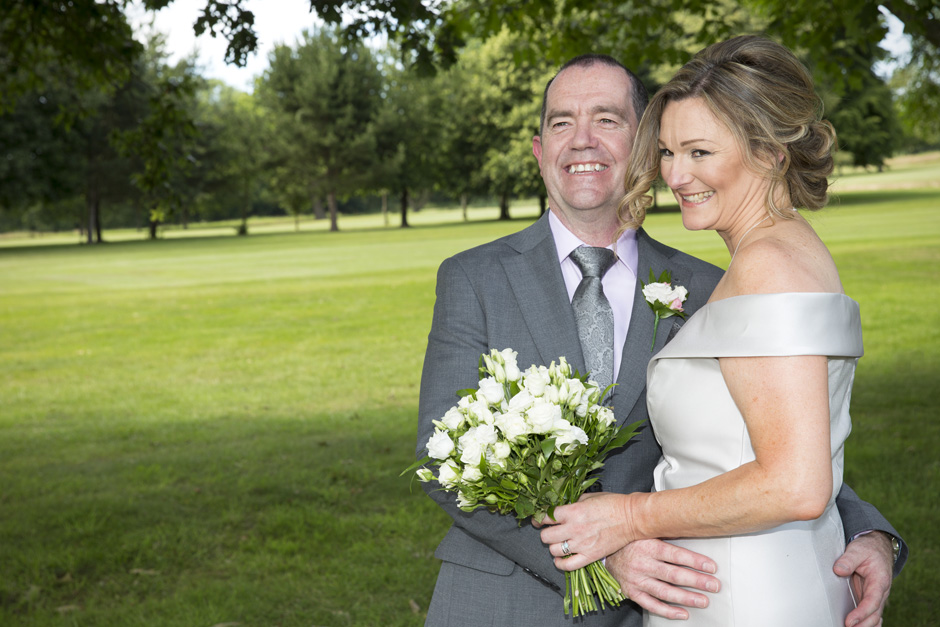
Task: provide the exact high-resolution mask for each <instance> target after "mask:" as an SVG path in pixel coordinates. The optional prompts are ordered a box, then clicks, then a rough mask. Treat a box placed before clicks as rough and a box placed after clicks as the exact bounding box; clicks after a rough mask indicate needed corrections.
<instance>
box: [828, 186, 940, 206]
mask: <svg viewBox="0 0 940 627" xmlns="http://www.w3.org/2000/svg"><path fill="white" fill-rule="evenodd" d="M938 199H940V189H937V190H932V191H931V190H923V189H911V190H891V191H870V192H868V191H863V192H833V193H832V195H831V196H830V197H829V207H832V208H840V207H842V206H854V205H874V204H880V203H897V202H899V201H902V200H903V201H905V202H916V201H929V200H934V201H936V200H938Z"/></svg>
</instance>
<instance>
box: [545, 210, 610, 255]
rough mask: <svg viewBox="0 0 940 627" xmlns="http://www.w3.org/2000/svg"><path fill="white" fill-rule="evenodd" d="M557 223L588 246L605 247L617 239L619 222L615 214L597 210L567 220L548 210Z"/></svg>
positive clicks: (559, 213)
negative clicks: (556, 219)
mask: <svg viewBox="0 0 940 627" xmlns="http://www.w3.org/2000/svg"><path fill="white" fill-rule="evenodd" d="M549 211H551V212H552V214H554V216H555V217H556V218H558V221H559V222H561V223H562V224H563V225H564V226H565V228H566V229H568V230H569V231H571V233H572V234H573V235H575V236H576V237H577V238H578V239H580V240H581V241H582V242H584V243H585V244H587V245H589V246H600V247H602V248H603V247H607V246H610V245H611V244H613V243H614V241H616V239H617V231H618V230H619V229H620V222H619V220H617V214H616V213H615V212H611V211H607V210H603V209H598V210H596V211H593V212H585V213H584V215H582V214H578V216H577V219H575V220H569V219H568V216H565V215H563V214H562V213H561V212H560V211H555V210H554V209H552V208H549Z"/></svg>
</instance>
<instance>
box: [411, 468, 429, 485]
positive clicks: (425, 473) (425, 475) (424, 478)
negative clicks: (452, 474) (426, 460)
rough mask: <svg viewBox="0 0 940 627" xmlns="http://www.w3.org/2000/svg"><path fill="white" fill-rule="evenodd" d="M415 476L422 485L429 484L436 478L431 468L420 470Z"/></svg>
mask: <svg viewBox="0 0 940 627" xmlns="http://www.w3.org/2000/svg"><path fill="white" fill-rule="evenodd" d="M415 474H416V475H417V477H418V481H420V482H421V483H427V482H428V481H430V480H431V479H433V478H434V473H433V472H431V469H430V468H420V469H418V472H417V473H415Z"/></svg>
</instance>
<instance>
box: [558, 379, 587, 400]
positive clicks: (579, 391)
mask: <svg viewBox="0 0 940 627" xmlns="http://www.w3.org/2000/svg"><path fill="white" fill-rule="evenodd" d="M562 390H564V391H562ZM562 390H559V391H558V397H559V399H560V398H562V397H564V399H565V403H566V404H567V405H568V407H577V406H578V405H580V404H581V396H582V395H583V394H584V384H583V383H581V380H580V379H568V380H566V381H565V382H564V383H563V384H562Z"/></svg>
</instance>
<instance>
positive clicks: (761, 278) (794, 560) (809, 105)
mask: <svg viewBox="0 0 940 627" xmlns="http://www.w3.org/2000/svg"><path fill="white" fill-rule="evenodd" d="M821 109H822V106H821V103H820V101H819V99H818V97H817V96H816V94H815V92H814V90H813V83H812V80H811V78H810V76H809V74H808V73H807V71H806V70H805V68H804V67H803V66H802V65H801V64H800V63H799V61H798V60H797V59H796V58H795V57H794V56H793V54H792V53H790V51H789V50H787V49H786V48H784V47H783V46H780V45H778V44H776V43H774V42H771V41H769V40H767V39H764V38H761V37H752V36H745V37H737V38H734V39H731V40H728V41H725V42H722V43H719V44H715V45H713V46H710V47H708V48H706V49H705V50H703V51H702V52H700V53H699V54H698V55H696V57H695V58H694V59H693V60H692V61H690V62H689V63H688V64H687V65H686V66H685V67H683V68H682V69H681V70H680V71H679V73H678V74H677V75H676V76H675V77H674V78H673V79H672V80H671V81H670V82H669V83H668V84H667V85H666V86H665V87H664V88H663V89H662V90H661V91H660V92H659V93H657V94H656V96H655V97H654V98H653V100H652V101H651V102H650V106H649V108H648V109H647V110H646V113H645V115H644V116H643V119H642V121H641V123H640V125H639V130H638V136H637V140H636V144H635V146H634V152H633V158H632V159H633V160H632V162H631V167H630V170H629V172H628V175H627V187H626V188H627V189H628V190H632V191H631V193H629V194H628V195H627V196H626V198H625V199H624V202H623V203H622V204H621V217H622V218H623V220H624V223H625V228H635V227H637V226H639V224H640V223H641V222H642V220H643V216H644V215H645V211H646V208H647V207H648V206H649V204H650V198H649V196H647V195H646V193H647V192H648V190H649V188H650V185H651V184H652V183H653V181H654V179H655V178H656V176H657V175H658V174H659V173H660V172H661V174H662V177H663V179H664V180H665V182H666V184H667V185H669V187H670V188H671V189H672V190H673V193H674V194H675V196H676V199H677V200H678V201H679V205H680V208H681V211H682V221H683V224H684V225H685V227H686V228H688V229H692V230H701V229H710V230H714V231H716V232H717V233H718V235H720V236H721V238H722V239H723V240H724V242H725V244H726V245H727V247H728V252H729V254H730V255H731V262H730V265H729V268H728V272H727V273H726V274H725V276H724V278H723V279H722V280H721V282H720V283H719V284H718V287H717V288H716V289H715V292H714V293H713V294H712V296H711V298H710V300H709V304H708V305H706V306H705V307H703V308H702V309H701V310H699V311H698V312H697V313H696V314H695V315H694V316H692V317H691V318H690V319H689V320H688V321H687V322H686V324H685V325H684V326H683V328H682V329H681V330H680V331H679V332H678V333H677V334H676V336H675V337H674V338H673V339H672V340H671V341H670V342H669V344H667V346H666V348H665V349H663V350H662V351H661V352H660V353H658V354H657V355H655V356H654V358H653V359H652V361H651V362H650V366H649V369H648V374H647V403H648V407H649V414H650V420H651V423H652V427H653V431H654V433H655V435H656V438H657V440H658V441H659V443H660V445H661V446H662V449H663V458H662V460H661V461H660V463H659V465H658V467H657V468H656V471H655V477H654V484H655V489H656V491H655V492H653V493H650V494H645V493H634V494H627V495H620V494H604V493H601V494H597V495H589V497H588V498H585V499H584V500H583V501H582V502H581V503H578V504H576V505H571V506H567V507H563V508H559V509H557V510H556V520H557V521H558V523H559V524H555V525H551V526H547V527H545V528H544V529H543V530H542V539H543V541H544V542H545V543H546V544H549V549H550V550H551V552H552V554H553V555H555V556H556V557H557V558H562V557H563V556H565V555H566V554H567V553H570V554H571V555H570V556H569V557H567V558H566V559H556V564H557V565H558V567H559V568H562V569H564V570H570V569H574V568H579V567H581V566H584V565H585V564H587V563H589V562H592V561H595V560H597V559H600V558H603V557H605V556H607V555H611V554H612V553H614V552H615V551H617V550H619V549H620V548H622V547H624V546H626V545H627V544H628V543H630V542H632V541H634V540H637V539H643V538H670V539H674V540H670V541H671V542H674V543H675V544H678V545H681V546H684V547H687V548H689V549H691V550H693V551H696V552H698V553H701V554H704V555H708V556H710V557H711V558H712V559H714V560H715V562H716V563H717V564H718V572H717V573H716V576H717V577H718V578H719V579H720V581H721V585H722V587H721V590H720V591H719V592H717V593H715V594H713V595H710V598H709V603H708V607H706V608H702V609H698V608H695V609H691V610H689V618H690V621H691V624H694V625H701V626H705V625H708V626H712V625H713V626H716V627H718V626H721V627H732V626H738V627H741V626H748V627H750V626H755V625H760V626H762V627H767V626H776V625H779V626H781V627H782V626H787V627H791V626H793V625H801V626H804V625H805V626H813V627H818V626H825V625H842V624H843V623H844V621H845V618H846V615H847V614H848V613H849V612H850V610H851V609H852V608H853V607H854V601H853V596H852V591H851V589H850V588H851V586H850V585H849V581H848V580H847V579H840V578H839V577H837V576H836V575H835V574H834V573H833V571H832V564H833V562H834V561H835V560H836V559H837V558H838V556H839V555H840V554H841V553H842V551H843V549H844V543H845V540H844V538H843V531H842V523H841V520H840V518H839V514H838V511H837V508H836V507H835V505H834V500H835V495H836V494H837V493H838V491H839V488H840V486H841V485H842V464H843V443H844V442H845V439H846V437H847V436H848V434H849V432H850V430H851V422H850V418H849V413H848V409H849V399H850V394H851V388H852V380H853V377H854V372H855V362H856V360H857V358H858V357H859V356H861V354H862V341H861V326H860V321H859V309H858V305H857V304H856V303H855V302H854V301H853V300H851V299H850V298H849V297H847V296H846V295H845V294H844V293H843V288H842V283H841V282H840V280H839V273H838V271H837V270H836V266H835V264H834V263H833V260H832V257H831V256H830V254H829V251H828V250H827V249H826V246H825V245H824V244H823V242H822V241H821V240H820V239H819V237H818V236H817V235H816V233H815V232H814V230H813V229H812V227H811V226H810V225H809V223H808V222H807V221H806V220H805V219H804V218H803V217H802V216H801V215H800V214H799V213H798V212H797V211H796V210H795V208H806V209H819V208H820V207H822V206H823V205H824V204H825V202H826V198H827V187H828V181H827V176H828V175H829V173H830V172H831V171H832V163H833V162H832V156H831V150H832V147H833V146H834V144H835V133H834V131H833V129H832V127H831V125H830V124H829V123H828V122H825V121H822V120H821V118H820V114H821ZM670 326H671V325H670ZM660 332H662V331H660ZM646 620H647V622H648V624H651V625H663V624H666V623H667V622H668V621H667V619H664V618H661V617H657V616H653V615H647V618H646Z"/></svg>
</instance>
